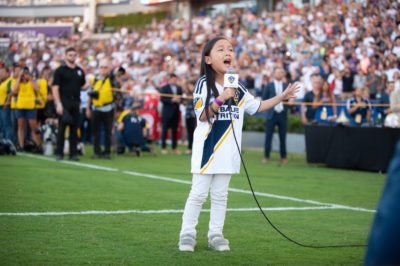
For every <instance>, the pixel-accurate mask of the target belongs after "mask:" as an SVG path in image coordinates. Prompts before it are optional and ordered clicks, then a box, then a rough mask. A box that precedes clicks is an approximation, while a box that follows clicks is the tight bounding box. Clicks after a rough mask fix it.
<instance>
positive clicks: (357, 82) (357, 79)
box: [353, 66, 367, 89]
mask: <svg viewBox="0 0 400 266" xmlns="http://www.w3.org/2000/svg"><path fill="white" fill-rule="evenodd" d="M366 81H367V77H366V76H365V74H364V72H363V71H362V69H361V66H358V67H357V74H356V75H355V76H354V82H353V88H355V89H357V88H364V87H365V85H366Z"/></svg>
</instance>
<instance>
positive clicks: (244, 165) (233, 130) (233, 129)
mask: <svg viewBox="0 0 400 266" xmlns="http://www.w3.org/2000/svg"><path fill="white" fill-rule="evenodd" d="M228 111H229V116H230V120H231V126H232V132H233V137H234V139H235V144H236V147H237V150H238V152H239V156H240V161H241V162H242V165H243V168H244V171H245V173H246V177H247V182H248V183H249V187H250V190H251V194H252V195H253V198H254V200H255V202H256V204H257V207H258V209H259V210H260V212H261V213H262V215H263V216H264V218H265V220H267V222H268V223H269V224H270V225H271V226H272V228H273V229H274V230H275V231H276V232H278V233H279V234H280V235H281V236H283V237H284V238H286V239H287V240H288V241H290V242H292V243H294V244H296V245H298V246H301V247H305V248H318V249H319V248H357V247H366V246H367V245H365V244H341V245H310V244H304V243H301V242H298V241H296V240H294V239H292V238H291V237H289V236H287V235H286V234H285V233H283V232H282V231H281V230H280V229H279V228H278V227H277V226H276V225H274V224H273V223H272V221H271V220H270V219H269V218H268V216H267V214H266V213H265V212H264V210H263V209H262V207H261V205H260V203H259V201H258V199H257V196H256V195H255V193H254V189H253V185H252V183H251V180H250V177H249V173H248V172H247V168H246V164H245V163H244V160H243V157H242V153H241V152H240V147H239V143H238V141H237V138H236V133H235V128H234V126H233V119H232V112H231V106H230V104H229V106H228Z"/></svg>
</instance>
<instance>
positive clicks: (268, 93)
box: [262, 67, 288, 164]
mask: <svg viewBox="0 0 400 266" xmlns="http://www.w3.org/2000/svg"><path fill="white" fill-rule="evenodd" d="M284 76H285V71H284V69H283V68H281V67H275V69H274V79H273V81H272V82H271V83H269V84H267V86H266V87H265V88H264V89H263V94H262V99H263V100H268V99H271V98H273V97H275V96H279V95H281V94H282V93H283V91H284V90H285V89H286V88H287V83H285V82H284ZM287 115H288V108H287V106H285V105H284V104H283V102H281V103H279V104H277V105H275V107H274V108H271V109H269V110H268V111H267V112H266V118H267V121H266V132H265V146H264V159H263V163H267V162H269V160H270V153H271V146H272V137H273V134H274V131H275V126H277V127H278V133H279V144H280V145H279V151H280V162H281V164H287V163H288V160H287V151H286V134H287Z"/></svg>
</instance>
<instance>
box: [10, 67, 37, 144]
mask: <svg viewBox="0 0 400 266" xmlns="http://www.w3.org/2000/svg"><path fill="white" fill-rule="evenodd" d="M38 91H39V84H38V83H37V81H36V80H33V79H32V76H31V73H30V71H29V68H27V67H24V68H23V70H22V72H21V73H20V75H19V77H18V79H17V80H16V82H15V85H14V88H13V91H12V93H13V95H14V96H15V97H16V105H15V107H16V109H15V116H16V118H17V123H18V130H17V136H18V146H19V148H20V149H22V148H24V146H25V136H26V132H25V128H26V121H28V124H29V127H30V129H31V132H32V134H31V136H32V139H33V141H34V143H35V145H36V149H35V150H36V151H40V135H39V132H38V131H37V120H36V116H37V110H36V104H37V100H36V95H35V94H36V93H37V92H38Z"/></svg>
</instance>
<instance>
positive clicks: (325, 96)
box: [320, 80, 337, 122]
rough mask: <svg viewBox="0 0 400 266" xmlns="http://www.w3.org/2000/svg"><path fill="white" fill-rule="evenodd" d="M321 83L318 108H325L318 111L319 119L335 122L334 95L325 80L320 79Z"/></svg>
mask: <svg viewBox="0 0 400 266" xmlns="http://www.w3.org/2000/svg"><path fill="white" fill-rule="evenodd" d="M322 83H323V85H322V88H321V96H320V102H321V104H322V106H321V107H320V108H325V109H323V110H321V112H320V120H323V121H327V122H335V121H336V118H337V107H336V97H335V95H334V94H333V92H332V91H331V89H330V86H329V83H328V82H327V81H324V80H323V81H322Z"/></svg>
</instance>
